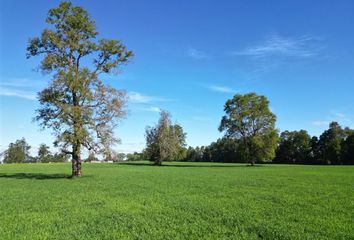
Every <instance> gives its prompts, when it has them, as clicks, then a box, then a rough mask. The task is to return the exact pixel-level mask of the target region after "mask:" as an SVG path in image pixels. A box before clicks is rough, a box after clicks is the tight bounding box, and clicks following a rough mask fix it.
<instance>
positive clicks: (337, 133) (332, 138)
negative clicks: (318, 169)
mask: <svg viewBox="0 0 354 240" xmlns="http://www.w3.org/2000/svg"><path fill="white" fill-rule="evenodd" d="M344 138H345V131H344V130H343V129H342V127H341V126H340V125H339V124H338V123H337V122H331V123H330V124H329V129H327V130H326V131H324V132H323V133H322V134H321V136H320V139H319V141H318V145H319V152H320V153H319V156H318V157H319V159H320V161H321V162H322V163H324V164H341V143H342V141H343V140H344Z"/></svg>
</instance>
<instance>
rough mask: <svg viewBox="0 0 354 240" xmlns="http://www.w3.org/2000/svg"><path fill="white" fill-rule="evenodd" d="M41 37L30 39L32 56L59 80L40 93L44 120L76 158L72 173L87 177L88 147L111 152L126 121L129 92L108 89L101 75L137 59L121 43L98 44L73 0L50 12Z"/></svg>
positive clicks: (39, 116)
mask: <svg viewBox="0 0 354 240" xmlns="http://www.w3.org/2000/svg"><path fill="white" fill-rule="evenodd" d="M46 22H47V23H48V24H49V25H50V28H48V29H45V30H44V31H43V32H42V34H41V36H40V37H35V38H32V39H30V40H29V44H28V47H27V57H32V56H38V55H43V56H44V58H43V60H42V62H41V64H40V68H41V69H42V71H43V72H45V73H52V74H53V80H52V81H51V83H50V84H49V86H48V87H47V88H45V89H44V90H43V91H41V92H40V93H39V101H40V108H39V109H38V110H37V117H36V120H38V121H39V122H40V124H41V126H42V127H43V128H51V129H53V130H54V133H55V135H56V137H57V140H56V142H55V145H56V146H59V147H60V148H61V150H62V152H64V153H65V154H70V155H71V157H72V175H73V176H81V175H82V172H81V150H82V147H85V148H87V149H88V150H92V151H100V150H101V149H107V148H109V147H110V146H111V145H112V144H114V143H115V142H116V140H117V139H115V138H114V136H113V128H114V127H115V126H116V125H117V123H118V121H119V119H121V118H122V117H124V115H125V111H124V106H125V100H126V98H125V92H124V91H119V90H117V89H115V88H112V87H110V86H108V85H105V84H104V83H103V82H102V81H101V80H100V79H99V76H100V74H104V73H106V74H109V73H114V72H116V70H117V69H118V68H119V67H120V66H121V65H123V64H125V63H127V62H128V61H129V59H130V58H131V57H132V56H133V53H132V51H129V50H127V49H126V47H125V46H124V45H123V44H122V43H121V42H120V41H118V40H110V39H101V40H97V39H96V37H97V34H98V33H97V31H96V26H95V23H94V21H93V20H92V19H91V18H90V16H89V14H88V13H87V11H86V10H85V9H83V8H82V7H78V6H73V5H72V3H70V2H62V3H60V5H59V7H58V8H53V9H50V10H49V13H48V17H47V19H46Z"/></svg>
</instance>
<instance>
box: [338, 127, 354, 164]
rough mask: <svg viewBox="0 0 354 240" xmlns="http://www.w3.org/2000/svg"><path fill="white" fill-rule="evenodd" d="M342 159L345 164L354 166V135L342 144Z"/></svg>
mask: <svg viewBox="0 0 354 240" xmlns="http://www.w3.org/2000/svg"><path fill="white" fill-rule="evenodd" d="M341 149H342V152H341V159H342V162H343V164H354V133H350V135H349V136H348V137H347V138H346V139H345V140H344V141H343V142H342V145H341Z"/></svg>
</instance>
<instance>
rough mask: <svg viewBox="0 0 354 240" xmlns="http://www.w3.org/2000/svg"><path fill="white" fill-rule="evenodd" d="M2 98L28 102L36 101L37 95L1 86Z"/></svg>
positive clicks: (0, 94) (0, 93)
mask: <svg viewBox="0 0 354 240" xmlns="http://www.w3.org/2000/svg"><path fill="white" fill-rule="evenodd" d="M0 96H7V97H19V98H23V99H28V100H36V93H35V92H33V91H24V90H18V89H13V88H6V87H1V86H0Z"/></svg>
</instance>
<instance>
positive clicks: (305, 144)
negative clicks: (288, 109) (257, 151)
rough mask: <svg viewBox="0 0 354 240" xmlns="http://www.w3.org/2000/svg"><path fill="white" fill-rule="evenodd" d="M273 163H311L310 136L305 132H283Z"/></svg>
mask: <svg viewBox="0 0 354 240" xmlns="http://www.w3.org/2000/svg"><path fill="white" fill-rule="evenodd" d="M274 162H275V163H296V164H305V163H311V136H310V135H309V134H308V133H307V131H305V130H300V131H292V132H290V131H284V132H282V133H281V134H280V142H279V145H278V148H277V150H276V157H275V159H274Z"/></svg>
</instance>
